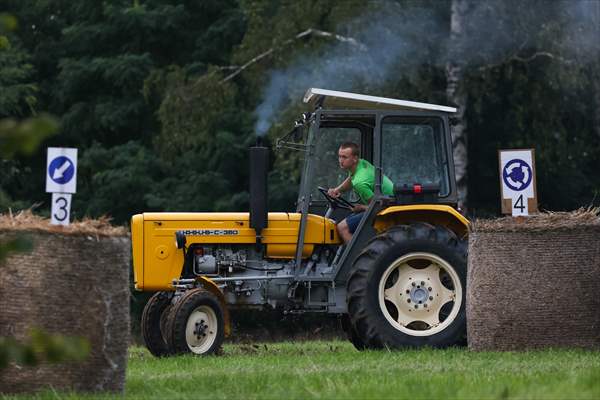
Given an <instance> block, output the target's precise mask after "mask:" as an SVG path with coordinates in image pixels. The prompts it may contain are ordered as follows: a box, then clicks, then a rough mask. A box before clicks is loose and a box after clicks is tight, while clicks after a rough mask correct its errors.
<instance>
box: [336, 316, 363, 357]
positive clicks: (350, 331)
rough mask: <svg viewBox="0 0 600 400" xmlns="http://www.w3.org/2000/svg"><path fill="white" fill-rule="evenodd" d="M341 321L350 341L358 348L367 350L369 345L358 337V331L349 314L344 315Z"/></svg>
mask: <svg viewBox="0 0 600 400" xmlns="http://www.w3.org/2000/svg"><path fill="white" fill-rule="evenodd" d="M340 323H341V324H342V330H343V331H344V332H345V333H346V337H347V338H348V340H349V341H350V343H352V345H353V346H354V347H355V348H356V349H357V350H365V349H366V348H367V346H366V345H365V343H364V342H363V341H362V340H361V339H360V338H359V337H358V333H356V329H355V328H354V326H352V322H351V321H350V316H349V315H348V314H344V315H342V317H341V319H340Z"/></svg>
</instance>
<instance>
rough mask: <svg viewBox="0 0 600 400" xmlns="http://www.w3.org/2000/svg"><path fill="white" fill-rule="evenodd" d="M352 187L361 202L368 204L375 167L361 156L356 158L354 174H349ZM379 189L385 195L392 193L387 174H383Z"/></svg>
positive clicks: (392, 185) (390, 182)
mask: <svg viewBox="0 0 600 400" xmlns="http://www.w3.org/2000/svg"><path fill="white" fill-rule="evenodd" d="M350 176H351V179H352V189H353V190H354V192H355V193H356V194H357V196H358V197H359V198H360V202H361V203H362V204H368V203H369V200H371V197H373V193H374V191H375V167H374V166H373V164H371V163H370V162H368V161H367V160H363V159H362V158H361V159H359V160H358V164H357V165H356V170H355V171H354V174H350ZM381 191H382V192H383V194H385V195H388V196H389V195H392V194H394V184H393V183H392V181H391V180H390V178H388V177H387V176H385V175H384V176H383V184H382V185H381Z"/></svg>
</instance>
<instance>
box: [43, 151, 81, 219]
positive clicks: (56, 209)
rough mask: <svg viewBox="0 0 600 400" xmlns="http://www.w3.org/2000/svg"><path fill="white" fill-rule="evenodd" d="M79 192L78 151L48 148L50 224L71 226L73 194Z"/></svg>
mask: <svg viewBox="0 0 600 400" xmlns="http://www.w3.org/2000/svg"><path fill="white" fill-rule="evenodd" d="M76 191H77V149H72V148H62V147H48V159H47V163H46V192H47V193H52V212H51V220H50V223H51V224H53V225H69V222H70V216H71V194H72V193H75V192H76Z"/></svg>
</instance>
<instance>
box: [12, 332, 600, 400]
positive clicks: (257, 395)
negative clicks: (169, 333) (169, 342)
mask: <svg viewBox="0 0 600 400" xmlns="http://www.w3.org/2000/svg"><path fill="white" fill-rule="evenodd" d="M18 398H22V397H18ZM38 398H104V397H102V396H83V395H79V396H76V395H68V394H61V393H55V392H45V393H43V394H40V395H39V396H38ZM106 398H108V396H107V397H106ZM124 398H157V399H158V398H170V399H177V398H210V399H218V398H229V399H305V398H323V399H332V398H338V399H382V398H389V399H404V398H406V399H411V400H413V399H431V398H435V399H440V398H444V399H446V398H459V399H504V398H518V399H524V398H526V399H529V398H531V399H598V398H600V352H597V351H596V352H592V351H582V350H546V351H535V352H521V353H517V352H508V353H473V352H469V351H468V350H466V349H450V350H431V349H425V350H410V351H399V352H387V351H365V352H358V351H356V350H354V348H353V347H352V346H351V345H350V344H349V343H347V342H343V341H327V342H325V341H314V342H301V343H273V344H271V343H269V344H260V345H239V344H236V345H233V344H232V345H226V346H225V347H224V351H223V355H222V356H220V357H207V358H199V357H193V356H189V355H186V356H179V357H172V358H166V359H157V358H154V357H152V356H151V355H150V354H149V353H148V352H147V351H146V350H145V349H143V348H140V347H134V348H131V349H130V355H129V364H128V369H127V383H126V391H125V396H124Z"/></svg>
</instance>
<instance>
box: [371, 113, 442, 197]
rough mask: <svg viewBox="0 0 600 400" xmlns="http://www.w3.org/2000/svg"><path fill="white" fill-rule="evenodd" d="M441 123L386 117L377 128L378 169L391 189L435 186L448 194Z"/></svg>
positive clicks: (428, 120)
mask: <svg viewBox="0 0 600 400" xmlns="http://www.w3.org/2000/svg"><path fill="white" fill-rule="evenodd" d="M443 126H444V125H443V123H442V120H441V119H439V118H435V117H427V118H414V117H410V118H409V117H386V118H384V119H383V121H382V124H381V144H382V145H381V149H382V151H381V166H382V169H383V172H384V173H385V174H386V175H387V176H388V177H389V178H390V179H391V180H392V182H393V183H394V185H395V186H396V187H398V186H399V185H405V184H406V185H409V186H412V185H413V184H421V185H425V184H438V185H439V187H440V193H439V195H440V197H444V196H447V195H448V194H449V176H448V160H447V157H446V152H445V151H444V149H445V143H444V132H443V129H444V128H443Z"/></svg>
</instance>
